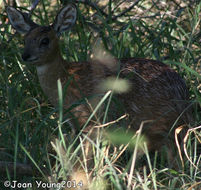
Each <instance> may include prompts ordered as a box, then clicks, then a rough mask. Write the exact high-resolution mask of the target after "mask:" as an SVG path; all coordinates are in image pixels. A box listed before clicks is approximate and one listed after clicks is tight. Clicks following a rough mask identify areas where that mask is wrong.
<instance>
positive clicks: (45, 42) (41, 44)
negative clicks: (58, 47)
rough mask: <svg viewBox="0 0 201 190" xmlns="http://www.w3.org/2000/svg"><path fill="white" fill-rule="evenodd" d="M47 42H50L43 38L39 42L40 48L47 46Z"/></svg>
mask: <svg viewBox="0 0 201 190" xmlns="http://www.w3.org/2000/svg"><path fill="white" fill-rule="evenodd" d="M49 42H50V40H49V38H47V37H46V38H43V39H42V40H41V42H40V47H41V46H47V45H48V44H49Z"/></svg>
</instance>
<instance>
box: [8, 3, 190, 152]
mask: <svg viewBox="0 0 201 190" xmlns="http://www.w3.org/2000/svg"><path fill="white" fill-rule="evenodd" d="M7 14H8V18H9V21H10V23H11V25H12V26H13V27H14V28H15V29H16V30H17V31H18V32H20V33H22V34H25V37H24V39H25V48H24V52H23V54H22V59H23V60H24V61H25V62H28V63H31V64H32V65H35V67H36V69H37V74H38V78H39V81H40V85H41V88H42V89H43V91H44V93H45V94H46V95H47V97H48V98H49V100H50V102H51V103H52V104H53V105H54V106H57V104H58V90H57V80H58V79H60V80H61V83H62V86H63V88H64V86H65V84H66V83H67V82H68V83H69V85H68V87H67V93H66V96H65V99H64V107H65V108H68V107H69V106H71V105H72V104H73V102H76V101H78V100H80V99H82V98H84V97H90V96H92V95H94V94H95V93H97V92H98V90H97V86H98V84H100V83H101V82H102V81H104V80H105V79H106V78H108V77H112V76H113V77H115V76H117V73H118V72H116V71H117V70H118V69H117V70H116V69H113V68H109V67H107V66H106V64H102V63H100V61H89V62H67V61H65V60H64V59H63V58H62V56H61V53H60V50H59V36H60V34H61V33H62V32H64V31H67V30H69V29H70V28H71V27H72V26H73V25H74V24H75V21H76V15H77V11H76V7H75V6H74V5H72V4H68V5H66V6H65V7H63V8H62V9H61V10H60V11H59V13H58V14H57V16H56V19H55V21H54V23H53V24H52V25H50V26H40V25H38V24H36V23H34V22H33V21H32V20H30V19H29V18H28V17H27V16H26V14H25V13H23V12H20V11H19V10H16V9H15V8H13V7H8V8H7ZM118 63H119V64H120V72H119V77H120V78H125V79H127V80H129V84H130V90H129V91H127V92H125V93H122V94H117V95H116V96H117V98H119V99H120V102H121V103H122V104H123V105H124V109H125V113H128V115H129V116H128V117H129V121H130V125H131V129H133V131H137V130H138V128H139V126H140V124H141V122H142V121H146V120H152V121H153V122H151V123H147V124H145V126H144V127H143V134H144V135H145V136H146V137H147V140H148V149H149V151H151V150H159V149H160V148H161V146H162V145H164V144H168V142H169V141H167V137H169V132H170V131H171V128H172V126H173V125H174V123H175V121H176V120H177V119H178V121H177V126H178V124H181V123H182V124H183V123H186V122H188V121H189V120H188V118H189V115H190V113H189V112H188V110H187V111H185V110H186V108H187V107H188V105H189V104H188V100H189V97H188V90H187V87H186V85H185V82H184V81H183V80H182V78H181V77H180V76H179V75H178V74H177V73H176V72H175V71H174V70H172V69H171V68H170V67H169V66H167V65H165V64H164V63H162V62H159V61H154V60H148V59H139V58H127V59H120V60H116V64H118ZM73 111H74V115H75V117H76V118H77V119H78V122H79V124H80V126H83V124H84V123H85V122H86V120H87V118H88V117H89V115H90V113H91V110H90V109H89V107H88V105H87V104H81V105H79V106H77V107H75V108H73ZM170 138H171V137H170Z"/></svg>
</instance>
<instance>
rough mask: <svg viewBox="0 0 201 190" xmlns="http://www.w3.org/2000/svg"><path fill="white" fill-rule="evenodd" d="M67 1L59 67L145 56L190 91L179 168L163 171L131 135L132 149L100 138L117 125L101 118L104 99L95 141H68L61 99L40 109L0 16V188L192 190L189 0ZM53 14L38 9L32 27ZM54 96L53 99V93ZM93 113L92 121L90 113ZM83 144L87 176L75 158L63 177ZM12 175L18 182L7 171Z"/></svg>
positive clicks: (193, 20) (200, 14)
mask: <svg viewBox="0 0 201 190" xmlns="http://www.w3.org/2000/svg"><path fill="white" fill-rule="evenodd" d="M1 2H4V3H5V1H0V3H1ZM65 2H66V1H62V3H65ZM75 2H76V5H77V7H78V21H77V23H76V26H74V27H73V29H72V31H70V32H69V33H65V34H63V35H62V37H61V51H62V52H63V56H64V57H66V59H67V60H70V61H85V60H89V59H91V58H93V56H97V55H99V53H100V56H102V54H104V53H106V55H108V56H109V57H110V56H111V57H112V56H114V57H118V58H122V57H143V58H152V59H157V60H162V61H163V62H165V63H167V64H169V65H170V66H171V67H172V68H174V69H175V70H176V71H177V72H178V73H179V74H180V75H181V76H182V77H183V78H184V79H185V81H186V84H187V85H188V87H189V89H190V97H191V100H192V102H193V107H194V112H193V114H194V118H195V119H194V124H193V126H192V129H191V130H190V131H189V133H188V134H187V136H186V137H187V140H186V141H185V142H186V150H187V153H188V155H189V159H187V158H186V157H185V158H184V163H183V167H182V164H181V162H180V159H179V157H178V158H177V159H176V160H177V162H178V166H177V168H171V167H170V165H169V164H167V159H166V157H167V154H168V153H167V152H166V149H165V148H164V150H163V151H162V153H160V154H154V155H151V154H149V153H148V151H147V149H146V146H145V147H144V145H142V144H141V143H140V142H141V139H140V138H139V136H138V135H137V137H136V139H135V141H134V142H133V141H132V136H127V135H125V136H124V137H122V133H121V131H118V130H117V131H114V132H112V133H111V134H110V133H105V130H104V129H105V128H109V127H110V126H111V125H112V127H114V128H115V127H119V125H120V124H119V123H118V121H119V120H118V119H117V120H115V121H108V122H109V123H107V120H106V118H107V116H108V115H111V113H110V107H109V106H107V105H109V103H110V97H111V95H112V93H111V92H108V93H107V94H106V95H105V96H104V97H103V99H102V100H101V102H99V105H100V104H103V103H104V102H106V109H105V112H104V118H103V120H101V121H100V120H98V119H97V126H99V127H100V130H99V133H98V134H97V138H96V139H95V140H92V139H89V137H87V135H86V136H82V135H81V134H78V135H77V136H76V141H75V140H74V139H75V138H74V137H73V135H72V130H71V126H70V125H69V124H68V121H69V117H68V110H64V113H63V110H62V98H60V104H59V106H58V108H53V107H52V106H51V105H50V104H49V102H48V100H47V98H46V97H45V95H44V94H43V92H42V90H41V88H40V86H39V82H38V79H37V77H36V71H35V69H34V68H33V67H31V66H30V65H24V64H23V61H22V59H21V52H22V49H23V37H22V36H21V35H19V34H14V30H13V29H12V28H11V26H10V25H9V24H8V19H7V15H6V12H5V11H4V9H3V8H2V9H1V10H2V11H1V13H0V40H1V44H0V100H1V101H0V139H1V140H0V168H5V170H4V171H3V169H1V170H2V171H1V173H3V175H2V176H1V178H0V179H1V184H0V188H1V189H5V186H4V185H3V182H4V181H5V180H10V181H11V180H17V181H18V182H21V183H23V182H24V183H26V184H27V183H31V184H33V187H27V189H37V183H36V180H37V181H38V182H39V181H43V182H46V183H47V182H49V183H50V182H51V183H52V184H53V182H54V183H61V181H63V180H70V179H71V180H75V181H76V183H77V185H78V186H82V185H84V186H87V184H88V180H89V179H90V178H91V182H90V185H89V188H90V189H99V190H101V189H107V188H108V189H197V190H198V189H201V183H200V181H201V168H200V162H201V161H200V159H201V156H200V151H199V145H200V143H201V142H200V141H201V140H200V139H201V133H200V127H199V125H200V124H201V108H200V105H201V85H200V81H201V57H200V55H201V48H200V44H201V38H200V37H201V33H200V20H201V11H200V9H201V3H200V2H199V1H196V0H194V1H191V3H190V2H189V4H188V2H186V1H182V0H178V1H177V0H175V1H156V2H155V1H147V0H141V1H136V3H135V5H134V4H132V2H130V1H111V0H108V1H100V2H98V1H97V2H95V1H93V2H91V1H86V2H85V3H81V2H79V1H75ZM132 5H133V7H132V9H130V10H129V7H131V6H132ZM20 6H21V7H22V8H23V9H24V10H27V8H28V6H29V2H28V1H22V3H21V4H20ZM60 7H62V5H61V4H60V2H58V1H41V2H40V3H39V4H38V6H37V8H36V9H35V10H34V12H33V15H32V18H33V19H34V20H36V21H37V22H38V23H41V24H49V23H51V22H52V21H53V18H54V16H55V13H56V11H55V10H58V9H59V8H60ZM96 50H99V52H97V51H96ZM100 50H101V51H100ZM59 85H60V84H59V83H58V87H59ZM59 89H60V88H59ZM59 93H60V96H61V97H62V93H63V92H62V90H61V89H60V90H59ZM79 103H81V102H78V103H77V104H79ZM97 109H98V107H97ZM119 109H120V110H121V108H119ZM93 114H94V115H96V110H94V112H93ZM125 118H126V117H123V118H120V119H121V120H124V119H125ZM110 122H111V123H110ZM101 126H102V127H101ZM193 129H194V130H193ZM105 136H106V137H107V138H104V137H105ZM85 138H86V139H88V140H89V141H90V142H91V144H92V145H93V149H92V150H91V151H92V152H93V162H94V167H93V169H92V170H91V169H90V168H88V166H87V164H86V160H85V159H84V161H82V163H81V165H82V166H83V168H84V172H80V173H78V172H77V173H76V172H73V166H74V165H76V164H77V163H78V162H81V160H80V157H79V154H82V150H83V141H84V139H85ZM118 139H120V140H118ZM77 141H79V143H77ZM138 143H140V145H142V146H143V150H144V152H145V156H143V157H142V159H140V160H139V161H137V159H136V147H137V145H138ZM133 144H134V145H135V146H133ZM78 152H79V153H78ZM8 163H10V164H11V165H13V167H14V169H13V170H10V168H9V166H8V167H7V169H6V167H3V166H5V165H6V164H7V165H8ZM19 163H20V164H21V165H19ZM18 167H19V168H20V171H21V172H22V173H21V174H20V172H19V173H18V172H17V171H18ZM11 168H12V167H11ZM22 168H24V170H23V169H22ZM23 171H25V172H24V173H23ZM69 177H70V178H69ZM57 185H58V184H57ZM73 185H74V181H70V182H69V183H68V187H69V186H73ZM44 186H45V185H44ZM82 188H83V187H82ZM52 189H56V187H55V186H54V187H52Z"/></svg>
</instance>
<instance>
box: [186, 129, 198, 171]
mask: <svg viewBox="0 0 201 190" xmlns="http://www.w3.org/2000/svg"><path fill="white" fill-rule="evenodd" d="M197 129H201V126H198V127H195V128H192V129H189V130H188V132H187V134H186V136H185V137H184V153H185V155H186V157H187V159H188V160H189V162H190V163H191V164H192V165H193V166H194V167H195V168H196V169H198V167H197V166H196V165H195V164H194V163H193V162H192V160H191V159H190V157H189V156H188V153H187V148H186V142H187V139H188V136H189V133H190V132H191V131H193V132H194V133H195V130H197ZM198 141H199V142H200V139H198Z"/></svg>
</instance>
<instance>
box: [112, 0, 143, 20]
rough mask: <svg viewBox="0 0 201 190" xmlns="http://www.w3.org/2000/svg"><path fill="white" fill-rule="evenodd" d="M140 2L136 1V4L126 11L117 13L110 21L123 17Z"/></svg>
mask: <svg viewBox="0 0 201 190" xmlns="http://www.w3.org/2000/svg"><path fill="white" fill-rule="evenodd" d="M140 1H141V0H137V1H136V2H134V3H133V4H132V5H131V6H130V7H129V8H128V9H126V10H124V11H123V12H121V13H119V14H118V15H116V16H113V17H112V21H114V20H116V19H117V18H118V17H121V16H124V15H125V14H126V13H127V12H129V11H130V10H131V9H133V7H134V6H135V5H137V4H138V3H139V2H140Z"/></svg>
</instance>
